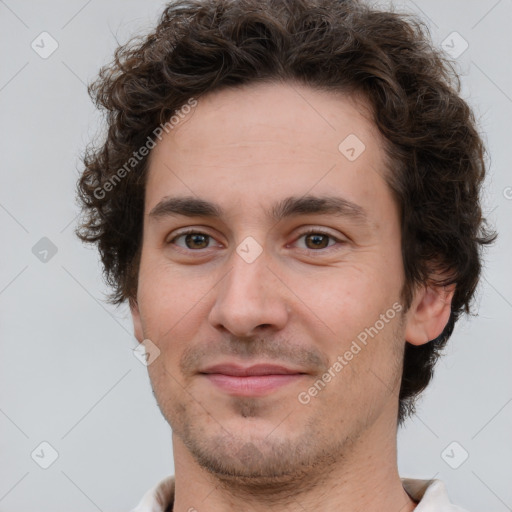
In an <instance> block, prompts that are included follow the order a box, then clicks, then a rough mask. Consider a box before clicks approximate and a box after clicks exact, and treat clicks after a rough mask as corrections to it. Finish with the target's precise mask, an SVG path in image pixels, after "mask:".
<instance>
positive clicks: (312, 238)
mask: <svg viewBox="0 0 512 512" xmlns="http://www.w3.org/2000/svg"><path fill="white" fill-rule="evenodd" d="M302 240H304V241H303V242H302ZM295 243H296V244H297V245H298V247H299V248H300V249H305V250H307V251H320V250H322V249H328V248H329V247H332V246H333V245H336V244H338V245H342V244H343V243H344V241H343V240H339V239H338V238H336V237H335V236H333V235H331V234H330V233H326V232H323V231H318V230H310V231H307V232H305V233H302V234H301V235H299V237H298V238H297V241H296V242H295Z"/></svg>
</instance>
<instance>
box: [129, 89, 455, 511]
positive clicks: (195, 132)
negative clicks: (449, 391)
mask: <svg viewBox="0 0 512 512" xmlns="http://www.w3.org/2000/svg"><path fill="white" fill-rule="evenodd" d="M350 134H355V135H356V136H357V137H358V138H359V139H360V140H361V141H362V142H363V143H364V145H365V147H366V148H365V150H364V151H363V152H362V153H361V154H360V155H359V156H358V158H356V159H355V160H354V161H349V160H348V159H347V158H346V157H345V155H344V154H342V153H341V152H340V150H339V149H338V146H339V144H340V143H341V142H342V141H343V140H344V139H345V138H346V137H347V136H348V135H350ZM386 172H389V171H388V169H387V166H386V156H385V153H384V142H383V140H382V137H381V136H380V134H379V132H378V130H377V129H376V127H375V126H374V124H373V122H372V120H371V115H370V113H369V110H368V108H367V105H366V103H365V101H364V99H362V98H359V97H356V96H354V95H351V96H348V95H345V94H343V95H342V94H334V93H331V92H324V91H317V90H313V89H311V88H309V87H307V86H304V85H299V84H292V83H267V84H258V85H249V86H244V87H239V88H236V89H229V90H221V91H218V92H214V93H210V94H209V95H206V96H204V97H201V98H200V99H199V102H198V105H197V106H196V107H195V108H194V109H193V111H192V112H191V113H190V114H188V115H187V116H186V117H185V119H184V120H182V121H180V123H179V125H178V126H176V127H175V128H174V129H173V130H171V131H170V132H169V133H168V134H165V135H164V136H163V138H162V140H161V141H159V142H158V144H157V146H156V147H155V148H154V149H153V150H152V152H151V155H150V161H149V174H148V181H147V184H146V195H145V215H144V227H143V246H142V247H143V249H142V256H141V263H140V271H139V278H138V279H139V280H138V292H137V297H136V302H135V301H134V302H133V303H132V304H131V312H132V317H133V322H134V330H135V336H136V338H137V340H138V341H139V342H142V341H143V340H145V339H150V340H151V341H152V343H154V344H155V345H156V346H157V347H158V349H159V350H160V354H159V355H158V357H157V358H156V359H155V360H154V362H152V363H151V364H150V365H149V366H148V371H149V376H150V379H151V383H152V387H153V391H154V394H155V397H156V399H157V401H158V404H159V407H160V409H161V411H162V413H163V415H164V417H165V418H166V420H167V421H168V422H169V424H170V426H171V427H172V431H173V448H174V461H175V478H176V494H175V502H174V510H175V511H176V512H185V511H188V510H190V509H191V508H192V507H193V509H195V510H197V511H199V512H201V511H202V510H208V511H209V512H216V511H223V512H225V511H239V510H245V511H248V510H250V511H264V510H265V511H268V510H276V511H277V510H280V511H282V510H287V511H302V512H303V511H304V510H307V511H309V510H325V511H334V510H336V511H338V510H347V511H348V510H350V511H358V510H365V511H367V512H370V511H377V510H379V511H381V510H389V511H393V510H396V512H407V511H411V510H413V509H414V508H415V503H414V502H413V501H412V500H411V499H410V497H409V496H408V495H407V493H406V492H405V491H404V489H403V487H402V485H401V482H400V477H399V474H398V469H397V462H396V430H397V414H398V391H399V387H400V379H401V373H402V367H401V361H402V356H403V350H404V347H405V340H406V339H407V341H408V342H409V343H413V344H417V345H419V344H423V343H426V342H427V341H428V340H431V339H433V338H435V337H436V336H437V335H438V334H440V333H441V331H442V329H443V327H444V325H446V322H447V321H448V318H449V313H450V301H451V297H452V295H453V290H449V291H446V290H444V289H441V290H440V289H436V288H430V287H419V288H418V289H417V291H416V293H415V296H414V300H413V303H412V305H411V308H410V309H409V310H408V311H407V312H406V313H404V310H402V311H401V312H400V313H398V314H396V315H395V316H394V318H392V319H390V320H389V321H388V322H386V323H385V325H384V327H383V328H382V329H380V330H379V332H378V334H377V335H375V336H374V337H373V338H369V341H368V343H367V345H366V346H362V349H361V351H360V352H358V353H357V355H354V357H353V359H352V360H351V361H349V362H348V364H347V365H346V366H344V367H343V369H342V370H341V371H340V372H338V373H336V376H335V377H333V378H332V379H331V380H330V382H328V383H327V385H326V386H325V387H324V388H323V389H322V390H321V391H320V392H318V394H317V395H316V396H314V397H311V400H310V401H309V403H307V404H304V403H301V402H300V401H299V400H298V395H299V393H301V392H304V391H306V392H307V391H308V389H309V388H310V387H311V386H312V385H313V384H314V383H315V381H318V379H319V378H321V377H322V375H323V374H324V373H325V372H326V371H327V370H328V369H329V368H330V367H332V365H333V363H334V362H335V361H336V360H337V357H338V356H340V355H341V356H343V354H344V353H345V352H346V351H347V350H349V348H350V346H351V343H352V342H353V341H354V340H356V339H357V336H358V335H359V334H360V333H361V332H363V331H364V330H365V328H369V327H371V326H374V325H375V324H376V321H377V320H379V318H382V317H381V315H382V314H386V312H387V311H388V310H389V309H390V308H392V306H393V304H395V305H396V304H399V305H400V304H401V302H400V291H401V288H402V285H403V282H404V271H403V263H402V258H401V249H400V237H401V235H400V222H399V210H398V207H397V205H396V203H395V201H394V199H393V196H392V194H391V191H390V189H389V187H388V185H387V184H386V181H385V178H384V177H385V174H386ZM305 194H308V195H315V196H321V195H330V196H337V197H342V198H344V199H346V200H348V201H351V202H353V203H355V204H357V205H359V206H360V207H361V208H363V209H364V210H365V212H366V219H365V220H364V222H363V221H361V219H356V218H353V217H350V216H336V215H334V214H332V213H329V214H325V213H322V214H313V213H308V214H302V215H298V216H293V217H289V218H285V219H282V220H280V221H279V222H276V221H275V220H274V219H272V218H270V217H268V216H267V215H266V212H267V210H268V209H269V208H270V207H271V206H272V205H273V204H274V203H276V202H278V201H280V200H282V199H283V198H285V197H287V196H298V197H301V196H304V195H305ZM169 196H173V197H181V196H193V197H195V198H201V199H205V200H208V201H211V202H215V203H216V204H217V205H218V206H219V207H222V209H223V210H224V213H223V215H222V216H221V217H219V218H210V217H204V216H203V217H188V216H184V215H175V216H166V217H160V218H152V217H151V216H150V215H149V213H150V212H151V211H152V209H153V208H154V207H155V206H156V205H157V204H158V203H159V202H160V201H161V200H162V199H164V198H166V197H169ZM183 228H193V229H194V231H195V232H196V233H199V238H197V235H196V238H194V237H192V239H190V238H189V239H187V238H186V236H181V237H179V238H177V237H178V236H179V235H180V234H181V231H183ZM310 228H311V229H312V230H315V229H316V230H317V231H316V232H317V233H318V232H320V233H327V235H328V236H327V237H326V236H321V235H320V238H315V236H314V235H313V236H311V235H304V234H303V233H304V232H305V231H307V230H308V229H310ZM201 234H203V236H201ZM204 235H208V236H207V237H205V236H204ZM316 236H317V237H318V236H319V235H316ZM247 237H252V238H253V239H254V240H256V241H257V243H258V244H259V246H260V247H261V249H262V252H261V254H259V256H258V257H257V258H256V259H255V260H254V261H252V262H251V263H248V262H247V261H246V260H245V259H244V258H243V257H241V255H240V254H241V253H240V254H239V253H238V252H237V250H236V249H237V247H239V246H241V247H244V246H243V244H242V242H244V241H246V238H247ZM315 241H316V244H315ZM241 244H242V245H241ZM245 247H246V248H247V247H249V246H245ZM308 249H309V250H308ZM250 251H254V248H252V249H250ZM253 254H254V252H253ZM386 318H387V317H386ZM225 361H237V362H239V363H242V364H245V365H246V366H247V365H250V364H253V363H259V362H273V363H275V364H281V365H284V366H288V367H292V368H294V369H299V370H300V371H301V372H303V373H304V375H302V376H301V377H299V378H298V379H295V380H294V381H293V382H291V383H289V384H286V385H284V386H282V387H280V388H278V389H276V390H274V391H272V392H271V393H268V394H267V395H265V396H260V397H241V396H233V395H232V394H228V393H227V392H225V391H224V390H221V389H219V388H218V387H216V386H214V385H212V384H211V383H210V382H209V381H208V379H206V378H205V376H204V375H200V374H199V373H198V372H199V371H200V370H201V369H204V368H205V367H206V366H208V365H213V364H218V363H221V362H225Z"/></svg>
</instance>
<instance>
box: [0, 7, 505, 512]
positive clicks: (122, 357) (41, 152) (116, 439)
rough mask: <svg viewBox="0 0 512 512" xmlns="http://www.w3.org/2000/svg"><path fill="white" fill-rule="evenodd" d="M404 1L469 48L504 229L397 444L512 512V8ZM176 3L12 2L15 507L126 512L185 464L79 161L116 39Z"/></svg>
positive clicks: (5, 76) (468, 494)
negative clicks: (44, 52)
mask: <svg viewBox="0 0 512 512" xmlns="http://www.w3.org/2000/svg"><path fill="white" fill-rule="evenodd" d="M394 4H395V6H396V7H397V8H398V9H405V10H407V11H409V12H413V13H418V14H420V15H421V17H422V18H423V19H424V20H426V21H427V22H428V24H429V26H430V29H431V31H432V35H433V38H434V40H435V41H436V43H438V44H441V42H442V41H443V40H445V39H446V38H447V36H449V35H450V34H451V33H452V32H453V31H456V32H458V34H460V36H461V37H462V38H464V40H466V41H467V42H468V43H469V47H468V49H467V50H466V51H465V52H464V53H463V54H462V55H460V56H459V57H458V58H457V62H458V66H459V69H460V71H461V73H462V74H463V83H464V96H465V97H466V98H467V99H468V101H470V103H471V104H472V105H474V106H475V109H476V113H477V116H478V117H479V119H480V126H481V129H482V131H483V132H485V134H486V135H485V137H486V140H487V141H488V148H489V151H490V154H491V159H492V162H491V166H490V175H489V179H488V182H487V188H486V195H485V208H486V213H487V215H488V216H489V219H490V220H491V221H492V222H493V223H494V224H495V225H496V227H497V229H498V231H499V233H500V238H499V241H498V242H497V244H496V245H495V246H494V247H493V249H492V250H491V251H490V252H489V253H488V255H487V263H486V269H485V277H484V280H483V282H482V286H481V288H480V289H479V293H478V301H477V304H478V313H479V315H478V317H475V318H470V319H468V320H464V321H462V322H460V323H459V324H458V326H457V328H456V333H455V334H454V336H453V337H452V339H451V340H450V342H449V346H448V349H447V351H446V352H447V354H446V357H445V358H444V359H443V360H442V361H441V362H440V364H439V365H438V367H437V372H436V376H435V379H434V382H433V383H432V385H431V386H430V387H429V389H428V391H427V392H426V393H425V395H424V398H423V399H422V401H421V403H420V406H419V409H418V415H417V416H416V417H415V418H414V419H413V420H409V422H408V423H407V425H406V428H405V429H403V430H401V431H400V433H399V468H400V473H401V475H402V476H407V477H413V478H433V477H435V478H440V479H442V480H443V481H445V482H446V484H447V487H448V491H449V494H450V497H451V499H452V500H453V501H454V502H455V503H457V504H459V505H460V506H463V507H464V508H466V509H468V510H469V511H472V512H477V511H484V510H485V511H491V510H492V511H496V512H502V511H506V510H512V485H510V484H511V481H512V442H511V432H512V380H511V377H510V374H511V372H510V363H511V361H512V357H511V356H512V343H511V342H510V327H511V326H512V322H511V320H510V319H511V316H512V286H511V285H512V279H511V270H510V256H511V254H512V251H511V248H512V247H511V246H512V237H511V219H512V215H511V214H512V188H511V187H512V173H511V170H510V166H511V160H512V159H511V157H510V146H511V136H510V133H511V122H510V119H511V118H512V73H511V60H510V52H511V50H512V30H511V28H510V27H511V26H512V0H500V1H496V0H486V1H482V0H472V1H467V0H448V1H447V0H428V1H427V0H421V1H420V0H417V1H416V2H413V1H411V0H404V1H403V2H395V3H394ZM163 6H164V3H163V2H161V1H158V0H150V1H147V0H146V1H142V0H139V1H135V0H128V1H127V0H124V1H121V0H108V1H101V2H100V1H99V0H89V1H88V2H87V1H84V0H71V1H66V2H64V1H58V0H50V1H46V2H35V1H22V0H5V1H4V0H0V38H1V49H2V53H1V62H0V108H1V117H0V125H1V134H2V137H1V139H0V155H1V162H0V168H1V184H2V186H1V188H0V226H1V233H2V246H1V248H2V250H1V265H0V315H1V316H0V336H1V344H0V351H1V352H0V433H1V435H0V454H1V455H0V511H1V512H7V511H8V512H14V511H27V510H34V509H36V510H38V511H40V512H45V511H52V512H60V511H67V510H70V509H73V510H74V511H76V512H89V511H96V510H100V511H127V510H129V509H130V508H131V507H133V506H134V505H135V504H136V503H137V502H138V501H139V499H140V498H141V496H142V494H143V493H144V492H145V491H146V490H147V489H148V488H149V487H151V486H153V485H154V484H155V483H156V482H157V481H158V480H159V479H160V478H162V477H164V476H166V475H168V474H171V473H173V471H174V468H173V461H172V446H171V434H170V429H169V427H168V425H167V423H166V422H165V421H164V419H163V418H162V416H161V414H160V412H159V410H158V408H157V406H156V403H155V400H154V397H153V395H152V393H151V388H150V385H149V380H148V377H147V371H146V368H145V367H144V366H143V365H142V364H141V363H140V362H139V361H138V360H137V359H136V358H135V357H134V355H133V353H132V349H133V348H134V347H135V346H136V344H137V343H136V341H135V339H134V337H133V335H132V325H131V320H130V317H129V316H128V309H127V307H126V306H125V307H121V308H119V309H117V310H116V309H115V308H113V307H111V306H108V305H106V304H105V303H104V302H103V299H104V292H106V291H107V289H106V287H105V285H104V284H103V283H102V280H101V268H100V266H99V261H98V256H97V253H96V251H95V249H93V248H90V247H86V246H83V245H82V244H81V243H80V242H79V241H78V239H76V238H75V237H74V235H73V228H74V225H75V224H74V223H75V217H76V215H77V207H76V205H75V203H74V193H75V183H76V180H77V177H78V170H79V169H80V159H79V157H80V154H81V152H82V151H83V149H84V147H85V145H86V144H87V143H88V142H89V141H90V139H91V137H93V136H94V135H95V134H97V132H98V122H99V116H98V114H97V113H96V112H95V110H94V107H93V105H92V103H91V102H90V100H89V98H88V96H87V92H86V84H87V83H88V82H90V81H91V80H92V79H93V78H94V77H95V74H96V73H97V71H98V69H99V67H100V66H101V65H102V64H104V63H106V62H107V61H108V60H109V59H110V57H111V55H112V53H113V50H114V49H115V47H116V46H117V42H116V38H117V40H118V41H119V42H121V43H122V42H125V41H126V40H127V38H128V37H129V36H130V35H133V34H135V33H137V32H147V31H148V30H150V28H151V27H152V26H153V25H154V24H155V22H156V20H157V17H158V15H159V13H160V12H161V10H162V8H163ZM43 31H47V32H48V33H50V34H51V36H52V37H53V38H54V39H55V40H56V41H57V42H58V45H59V46H58V49H57V50H56V51H55V52H54V53H53V54H52V55H51V56H50V57H49V58H47V59H43V58H41V57H40V56H39V55H38V54H37V53H36V52H35V51H34V50H33V49H32V48H31V43H32V41H33V40H34V39H36V38H37V37H38V36H39V34H40V33H41V32H43ZM456 37H458V36H456ZM461 41H462V40H460V39H459V42H457V41H455V42H454V43H453V44H457V45H459V44H463V43H461ZM448 43H449V44H450V39H448ZM459 48H460V46H459ZM43 237H47V238H49V239H50V240H51V241H52V243H53V244H55V246H56V248H57V253H56V254H55V255H54V256H53V257H51V258H50V257H49V256H50V255H51V254H50V255H49V256H48V261H47V262H46V263H44V262H42V261H40V259H38V258H37V257H36V256H35V255H34V254H33V252H32V248H33V247H34V246H35V245H36V243H38V241H39V240H40V239H41V238H43ZM43 441H46V442H48V443H50V444H51V445H52V446H53V447H54V448H55V449H56V450H57V452H58V454H59V457H58V459H57V460H56V461H55V463H54V464H53V465H51V466H50V467H49V468H48V469H42V468H41V467H39V466H38V465H37V464H36V462H34V460H33V459H32V458H31V453H32V452H33V451H34V450H35V449H36V448H37V447H38V446H39V445H40V443H41V442H43ZM453 441H456V442H457V443H458V444H459V445H460V447H462V449H464V450H466V451H467V452H468V453H469V458H468V459H467V460H466V461H465V462H464V463H463V464H462V465H461V466H460V467H459V468H458V469H452V468H451V467H450V466H449V465H448V464H447V463H446V462H445V460H444V459H443V458H442V456H441V454H442V452H443V450H444V449H445V448H446V447H447V446H448V445H450V443H452V442H453ZM459 445H457V446H456V448H455V451H454V452H451V451H450V450H449V453H450V454H451V455H452V460H453V459H457V458H460V457H461V454H462V451H461V448H460V447H459ZM43 451H44V449H43ZM36 453H39V454H40V455H41V451H40V449H39V451H36ZM48 453H49V452H48V450H46V453H45V457H47V456H48ZM36 458H37V457H36ZM42 458H43V457H41V458H40V460H42ZM452 464H453V462H452Z"/></svg>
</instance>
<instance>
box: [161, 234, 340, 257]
mask: <svg viewBox="0 0 512 512" xmlns="http://www.w3.org/2000/svg"><path fill="white" fill-rule="evenodd" d="M186 235H205V236H208V237H209V238H211V239H214V237H213V236H212V235H209V234H208V233H203V232H202V231H197V230H194V229H189V230H186V231H183V232H181V233H179V234H177V235H176V236H175V237H173V238H172V239H171V240H169V242H167V244H174V242H175V241H176V240H177V239H178V238H181V237H182V236H186ZM307 235H322V236H327V237H329V238H330V239H332V240H334V241H335V242H336V243H338V244H342V245H344V244H346V243H347V241H345V240H340V239H339V238H336V237H335V236H333V235H332V234H331V233H328V232H327V231H322V230H321V229H309V230H307V231H304V232H302V233H300V234H299V235H298V237H297V238H296V240H299V239H300V238H302V237H305V236H307ZM174 245H175V244H174ZM177 247H178V249H180V250H182V251H187V252H202V251H203V250H206V249H208V248H206V249H187V248H183V247H180V246H177ZM333 247H334V245H330V246H327V247H324V248H321V249H307V248H305V249H304V248H301V250H302V251H306V252H310V253H313V252H314V253H318V252H321V251H328V250H330V249H332V248H333Z"/></svg>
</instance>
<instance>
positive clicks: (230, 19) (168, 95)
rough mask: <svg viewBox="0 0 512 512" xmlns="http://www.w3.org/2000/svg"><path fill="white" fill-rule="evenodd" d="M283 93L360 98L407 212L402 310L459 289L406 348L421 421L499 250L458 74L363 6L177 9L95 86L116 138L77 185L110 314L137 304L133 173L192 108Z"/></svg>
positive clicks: (139, 217)
mask: <svg viewBox="0 0 512 512" xmlns="http://www.w3.org/2000/svg"><path fill="white" fill-rule="evenodd" d="M282 80H288V81H294V82H299V83H302V84H306V85H308V86H310V87H312V88H316V89H319V90H326V91H341V92H344V93H347V92H348V93H350V92H358V93H362V94H363V95H364V97H366V99H367V100H368V102H369V104H370V105H371V106H372V108H373V116H374V122H375V124H376V125H377V127H378V128H379V130H380V132H381V133H382V134H383V135H384V138H385V140H386V143H387V145H388V147H387V154H388V156H389V160H390V162H391V163H392V165H391V166H390V171H389V172H388V176H387V181H388V184H389V186H390V188H391V190H392V191H393V193H394V196H395V198H396V201H397V204H398V205H399V207H400V210H401V229H402V257H403V265H404V270H405V285H404V287H403V290H402V299H403V302H404V308H405V310H407V308H408V307H410V304H411V299H412V293H413V290H414V287H415V286H416V285H418V284H419V285H424V284H435V285H438V286H448V285H451V284H455V285H456V288H455V293H454V296H453V300H452V305H451V316H450V319H449V322H448V324H447V325H446V327H445V329H444V331H443V332H442V334H441V335H440V336H439V337H438V338H436V339H435V340H432V341H431V342H429V343H427V344H425V345H422V346H413V345H412V344H409V343H406V347H405V352H404V365H403V376H402V383H401V388H400V394H399V416H398V423H399V425H401V424H402V423H403V421H404V420H405V418H406V417H407V416H409V415H411V414H413V413H414V412H415V407H414V404H415V400H416V398H417V396H418V395H419V394H420V393H421V391H423V389H424V388H425V387H426V386H427V385H428V383H429V382H430V380H431V378H432V375H433V368H434V365H435V362H436V361H437V359H438V357H439V355H440V353H441V349H443V348H444V346H445V344H446V342H447V340H448V338H449V337H450V335H451V334H452V331H453V328H454V325H455V322H456V321H457V319H458V318H459V316H460V314H461V313H462V312H465V313H468V314H469V313H471V306H472V301H473V297H474V294H475V289H476V286H477V283H478V281H479V277H480V272H481V256H482V254H481V251H482V249H483V247H484V246H485V245H486V244H489V243H491V242H493V241H494V239H495V238H496V234H495V233H494V232H493V231H492V230H490V229H489V228H488V227H487V223H486V221H485V219H484V218H483V215H482V209H481V205H480V189H481V186H482V183H483V180H484V175H485V166H486V163H485V158H484V157H485V148H484V144H483V142H482V139H481V137H480V136H479V134H478V131H477V128H476V123H475V118H474V115H473V113H472V111H471V109H470V108H469V106H468V104H467V103H466V102H465V101H464V100H463V99H462V98H461V97H460V95H459V94H460V79H459V76H458V75H457V72H456V71H455V68H454V66H453V64H452V63H451V62H450V61H449V60H447V59H446V57H445V56H443V54H442V53H441V52H440V51H439V50H437V49H435V48H434V47H433V44H432V42H431V39H430V35H429V32H428V28H427V27H426V26H425V25H424V24H423V23H422V22H421V21H420V20H419V19H417V18H416V17H414V16H411V15H405V14H398V13H395V12H381V11H378V10H375V9H373V8H370V7H369V6H367V5H365V4H364V3H362V2H360V1H357V0H177V1H175V2H173V3H171V4H168V5H167V6H166V8H165V10H164V12H163V13H162V15H161V18H160V20H159V23H158V26H157V27H156V29H155V30H154V31H153V32H152V33H150V34H149V35H146V36H140V37H135V38H133V39H132V40H131V41H129V42H128V43H127V44H125V45H123V46H120V47H119V48H118V49H117V50H116V52H115V55H114V58H113V60H112V62H111V63H109V64H108V65H106V66H104V67H103V68H102V69H101V70H100V73H99V76H98V78H97V79H96V81H95V82H94V83H92V84H91V85H90V86H89V94H90V95H91V97H92V98H93V100H94V102H95V104H96V106H97V107H98V108H100V109H101V110H103V111H104V113H105V117H106V123H107V127H108V132H107V134H106V139H105V140H104V141H103V142H102V143H101V145H99V146H97V147H94V146H93V145H90V146H89V147H88V148H87V150H86V151H85V155H84V157H83V161H84V165H85V170H84V171H83V173H82V175H81V176H80V179H79V182H78V185H77V192H78V200H79V203H80V205H81V208H82V214H83V217H82V219H81V224H80V225H79V227H78V228H77V229H76V231H75V232H76V234H77V236H78V237H79V238H80V239H81V240H82V241H84V242H88V243H97V244H98V249H99V252H100V255H101V260H102V263H103V266H104V278H105V280H106V282H107V283H108V284H109V285H110V286H111V287H112V288H113V292H112V293H111V295H110V296H109V299H108V300H109V302H111V303H112V304H117V305H118V304H121V303H122V302H124V301H125V300H126V299H128V300H129V301H130V304H133V303H134V302H135V301H136V293H137V277H138V267H139V263H140V254H141V244H142V225H143V208H144V188H145V178H146V175H147V161H148V158H147V156H145V157H143V158H140V159H139V158H138V159H137V161H136V162H135V161H134V162H133V163H132V166H133V169H131V170H129V172H128V171H126V162H127V161H129V160H130V159H131V158H132V157H133V155H134V154H135V153H134V152H136V151H137V149H139V148H141V147H142V146H144V145H145V143H146V141H147V140H149V139H148V138H149V137H150V136H151V134H153V132H154V130H155V128H157V127H158V126H159V125H162V124H163V123H165V122H167V121H168V120H169V119H170V118H171V116H172V115H173V114H174V113H175V112H176V111H178V109H179V108H180V107H181V106H182V105H184V104H186V103H187V101H188V100H190V98H191V97H194V98H199V97H201V96H203V95H205V94H207V93H209V92H211V91H214V90H219V89H222V88H227V87H230V86H237V85H241V84H248V83H258V82H269V81H270V82H272V81H282ZM122 168H124V169H125V171H126V172H124V173H122V179H119V176H120V170H121V169H122ZM391 169H392V171H391ZM116 176H117V178H118V179H117V181H116V182H115V183H113V179H115V178H116ZM108 183H110V184H111V185H110V186H109V185H108ZM114 185H115V186H114ZM99 191H100V192H99ZM105 191H108V193H105Z"/></svg>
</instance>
